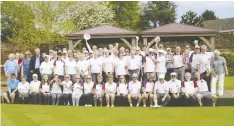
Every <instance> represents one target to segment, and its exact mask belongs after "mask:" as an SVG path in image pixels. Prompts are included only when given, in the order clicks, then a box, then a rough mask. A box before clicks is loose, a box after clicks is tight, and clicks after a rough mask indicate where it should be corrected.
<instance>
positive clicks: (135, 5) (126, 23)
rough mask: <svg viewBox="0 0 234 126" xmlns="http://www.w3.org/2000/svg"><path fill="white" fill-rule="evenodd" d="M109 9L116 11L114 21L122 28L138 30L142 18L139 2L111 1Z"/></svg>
mask: <svg viewBox="0 0 234 126" xmlns="http://www.w3.org/2000/svg"><path fill="white" fill-rule="evenodd" d="M108 5H109V7H110V8H111V9H112V10H113V11H114V13H115V17H114V21H115V22H116V24H117V25H118V26H120V27H123V28H126V29H134V30H136V29H137V23H138V21H139V18H140V6H139V2H138V1H109V2H108Z"/></svg>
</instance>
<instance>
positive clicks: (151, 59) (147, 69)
mask: <svg viewBox="0 0 234 126" xmlns="http://www.w3.org/2000/svg"><path fill="white" fill-rule="evenodd" d="M153 51H154V50H153V49H152V48H149V54H146V56H145V58H144V74H145V75H146V79H149V77H150V74H151V73H155V72H156V59H157V55H156V54H154V52H153Z"/></svg>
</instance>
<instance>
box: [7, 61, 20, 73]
mask: <svg viewBox="0 0 234 126" xmlns="http://www.w3.org/2000/svg"><path fill="white" fill-rule="evenodd" d="M4 71H5V72H6V73H10V74H11V73H17V71H18V63H17V62H16V61H15V60H7V61H6V63H5V64H4Z"/></svg>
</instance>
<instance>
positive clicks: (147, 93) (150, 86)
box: [142, 73, 155, 107]
mask: <svg viewBox="0 0 234 126" xmlns="http://www.w3.org/2000/svg"><path fill="white" fill-rule="evenodd" d="M154 78H155V75H154V74H153V73H151V74H150V75H149V81H147V82H146V83H145V84H144V90H143V94H142V102H143V107H146V100H147V99H148V98H149V101H150V107H152V106H153V101H154Z"/></svg>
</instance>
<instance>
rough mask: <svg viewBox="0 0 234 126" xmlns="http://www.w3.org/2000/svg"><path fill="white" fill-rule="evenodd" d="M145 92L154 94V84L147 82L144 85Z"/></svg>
mask: <svg viewBox="0 0 234 126" xmlns="http://www.w3.org/2000/svg"><path fill="white" fill-rule="evenodd" d="M144 88H145V92H150V93H153V90H154V82H146V83H145V84H144Z"/></svg>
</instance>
